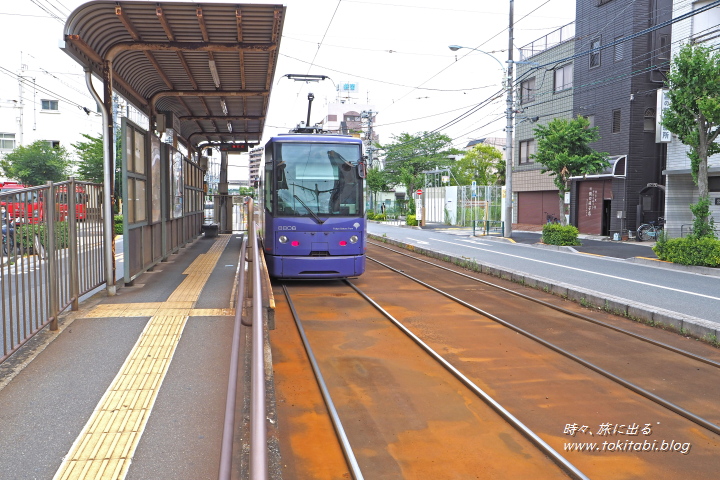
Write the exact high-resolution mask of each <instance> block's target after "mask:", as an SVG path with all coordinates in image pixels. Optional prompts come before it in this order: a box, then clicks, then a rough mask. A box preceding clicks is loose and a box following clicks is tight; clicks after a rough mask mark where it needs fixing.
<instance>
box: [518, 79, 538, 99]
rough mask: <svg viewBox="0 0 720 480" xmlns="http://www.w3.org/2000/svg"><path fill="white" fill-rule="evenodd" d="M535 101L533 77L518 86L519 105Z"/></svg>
mask: <svg viewBox="0 0 720 480" xmlns="http://www.w3.org/2000/svg"><path fill="white" fill-rule="evenodd" d="M533 100H535V77H533V78H529V79H527V80H525V81H524V82H522V83H521V84H520V103H527V102H532V101H533Z"/></svg>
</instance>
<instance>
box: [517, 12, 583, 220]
mask: <svg viewBox="0 0 720 480" xmlns="http://www.w3.org/2000/svg"><path fill="white" fill-rule="evenodd" d="M560 30H562V31H563V32H564V35H565V36H563V37H560V36H558V35H556V34H557V32H552V33H550V34H548V35H547V36H546V37H542V38H541V39H538V41H535V42H533V44H532V45H538V44H540V45H543V46H544V45H548V44H550V45H549V46H550V48H547V49H545V50H541V51H540V52H539V53H536V52H537V50H536V49H532V50H531V49H530V48H529V47H528V46H525V47H521V48H520V51H521V57H522V59H523V61H529V62H535V63H538V64H540V65H541V66H540V67H539V68H538V67H537V66H534V65H526V64H518V65H517V76H516V78H517V79H518V81H517V84H518V89H517V90H516V92H517V93H516V104H518V105H519V107H520V108H519V113H517V114H516V116H515V137H514V144H513V174H512V175H513V177H512V178H513V187H512V189H513V194H514V195H513V197H514V200H515V201H516V202H517V203H516V205H517V208H516V209H514V214H515V216H516V218H515V220H516V221H518V222H521V223H531V224H537V225H540V224H543V223H545V221H546V215H545V213H544V212H545V210H547V208H543V207H542V205H527V204H524V203H528V202H531V203H532V202H538V201H539V200H538V199H541V198H546V197H543V196H538V195H529V194H528V195H524V193H528V192H545V193H546V194H549V196H550V197H552V196H555V197H557V192H558V189H557V187H556V186H555V184H554V183H553V177H552V176H550V175H548V174H546V173H545V174H543V173H540V170H542V168H543V166H542V165H540V164H537V163H534V162H533V161H532V160H531V162H530V163H523V164H520V153H521V152H520V144H521V142H525V141H529V140H532V141H534V140H535V135H534V133H533V130H534V129H535V128H536V127H537V126H538V125H547V124H548V123H550V121H552V120H553V119H554V118H571V117H572V113H573V93H572V92H573V90H572V89H571V88H570V89H566V90H562V91H559V92H555V88H554V74H553V72H552V70H549V69H548V68H547V67H543V66H542V65H548V64H550V65H552V64H553V63H555V62H561V63H563V64H566V63H571V62H572V61H571V60H564V59H569V58H571V57H572V56H573V54H574V51H575V39H574V37H572V24H571V25H569V26H565V27H562V28H561V29H558V31H560ZM567 32H570V33H569V35H570V36H569V37H568V36H567V35H568V33H567ZM553 40H556V41H559V42H560V43H557V44H555V43H553ZM526 47H528V48H526ZM525 52H529V54H528V55H524V54H523V53H525ZM532 53H534V54H533V55H531V54H532ZM532 78H534V79H535V93H534V97H533V98H532V99H531V100H529V101H525V100H523V92H522V83H523V81H526V80H528V79H532ZM555 203H557V202H555ZM557 209H558V207H557V206H555V208H554V209H553V211H555V210H557ZM519 212H522V214H519Z"/></svg>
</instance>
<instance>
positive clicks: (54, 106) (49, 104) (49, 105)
mask: <svg viewBox="0 0 720 480" xmlns="http://www.w3.org/2000/svg"><path fill="white" fill-rule="evenodd" d="M40 104H41V107H42V109H43V110H47V111H57V110H58V101H57V100H40Z"/></svg>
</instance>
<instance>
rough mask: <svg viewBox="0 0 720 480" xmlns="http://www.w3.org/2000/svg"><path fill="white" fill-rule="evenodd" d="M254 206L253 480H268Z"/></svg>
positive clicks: (251, 210)
mask: <svg viewBox="0 0 720 480" xmlns="http://www.w3.org/2000/svg"><path fill="white" fill-rule="evenodd" d="M254 211H255V207H254V202H253V201H252V199H248V218H249V220H250V225H249V226H250V241H251V242H252V253H253V260H252V262H253V265H252V267H253V299H252V302H253V327H252V328H253V332H252V367H251V381H252V395H251V399H252V400H251V402H252V404H251V415H252V416H251V418H250V427H251V434H250V478H251V479H253V480H265V479H267V478H268V462H267V425H266V420H265V419H266V414H265V412H266V407H265V356H264V355H263V350H264V348H263V347H264V345H265V328H264V325H265V324H264V322H263V316H262V283H261V281H260V280H261V279H260V242H259V241H258V236H257V235H258V232H257V224H256V223H255V221H254V220H253V213H254Z"/></svg>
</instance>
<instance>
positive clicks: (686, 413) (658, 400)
mask: <svg viewBox="0 0 720 480" xmlns="http://www.w3.org/2000/svg"><path fill="white" fill-rule="evenodd" d="M370 260H372V261H373V262H375V263H377V264H379V265H382V266H383V267H385V268H387V269H389V270H392V271H393V272H395V273H397V274H399V275H402V276H404V277H406V278H409V279H410V280H412V281H414V282H416V283H419V284H420V285H422V286H424V287H426V288H429V289H430V290H433V291H434V292H437V293H439V294H440V295H443V296H445V297H447V298H449V299H450V300H452V301H454V302H457V303H459V304H460V305H463V306H464V307H467V308H469V309H470V310H472V311H474V312H477V313H479V314H481V315H483V316H485V317H487V318H489V319H490V320H493V321H495V322H497V323H499V324H501V325H503V326H505V327H507V328H510V329H511V330H514V331H516V332H517V333H519V334H521V335H524V336H525V337H527V338H529V339H531V340H534V341H535V342H537V343H539V344H541V345H543V346H545V347H547V348H549V349H551V350H553V351H555V352H557V353H559V354H561V355H563V356H565V357H567V358H569V359H571V360H573V361H575V362H577V363H579V364H580V365H582V366H584V367H587V368H589V369H590V370H592V371H594V372H596V373H599V374H600V375H602V376H604V377H605V378H608V379H610V380H612V381H614V382H615V383H617V384H619V385H622V386H623V387H625V388H628V389H629V390H632V391H633V392H635V393H637V394H639V395H642V396H643V397H645V398H647V399H648V400H650V401H652V402H655V403H657V404H658V405H661V406H663V407H665V408H667V409H668V410H670V411H672V412H674V413H677V414H678V415H680V416H682V417H685V418H686V419H688V420H690V421H691V422H693V423H695V424H697V425H699V426H701V427H703V428H706V429H707V430H710V431H711V432H713V433H715V434H718V435H720V427H719V426H718V425H716V424H714V423H712V422H710V421H709V420H706V419H704V418H702V417H700V416H698V415H695V414H694V413H692V412H689V411H687V410H685V409H684V408H682V407H680V406H678V405H675V404H674V403H672V402H669V401H667V400H665V399H664V398H661V397H658V396H657V395H655V394H654V393H651V392H649V391H647V390H645V389H644V388H642V387H639V386H637V385H635V384H634V383H631V382H629V381H627V380H625V379H624V378H621V377H618V376H617V375H615V374H613V373H610V372H608V371H607V370H605V369H603V368H600V367H598V366H597V365H595V364H593V363H590V362H588V361H587V360H585V359H583V358H580V357H578V356H577V355H574V354H572V353H570V352H568V351H567V350H564V349H562V348H560V347H558V346H557V345H555V344H553V343H550V342H548V341H547V340H544V339H542V338H540V337H538V336H537V335H534V334H532V333H530V332H528V331H527V330H523V329H522V328H520V327H518V326H516V325H513V324H512V323H510V322H508V321H506V320H503V319H502V318H500V317H497V316H495V315H493V314H492V313H489V312H486V311H485V310H483V309H481V308H478V307H476V306H475V305H472V304H470V303H468V302H466V301H464V300H462V299H459V298H457V297H454V296H453V295H450V294H449V293H447V292H444V291H442V290H440V289H439V288H437V287H434V286H432V285H430V284H428V283H425V282H423V281H422V280H419V279H417V278H415V277H413V276H411V275H408V274H406V273H404V272H402V271H400V270H398V269H396V268H393V267H391V266H389V265H386V264H384V263H382V262H380V261H378V260H376V259H373V258H370ZM353 288H354V287H353Z"/></svg>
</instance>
